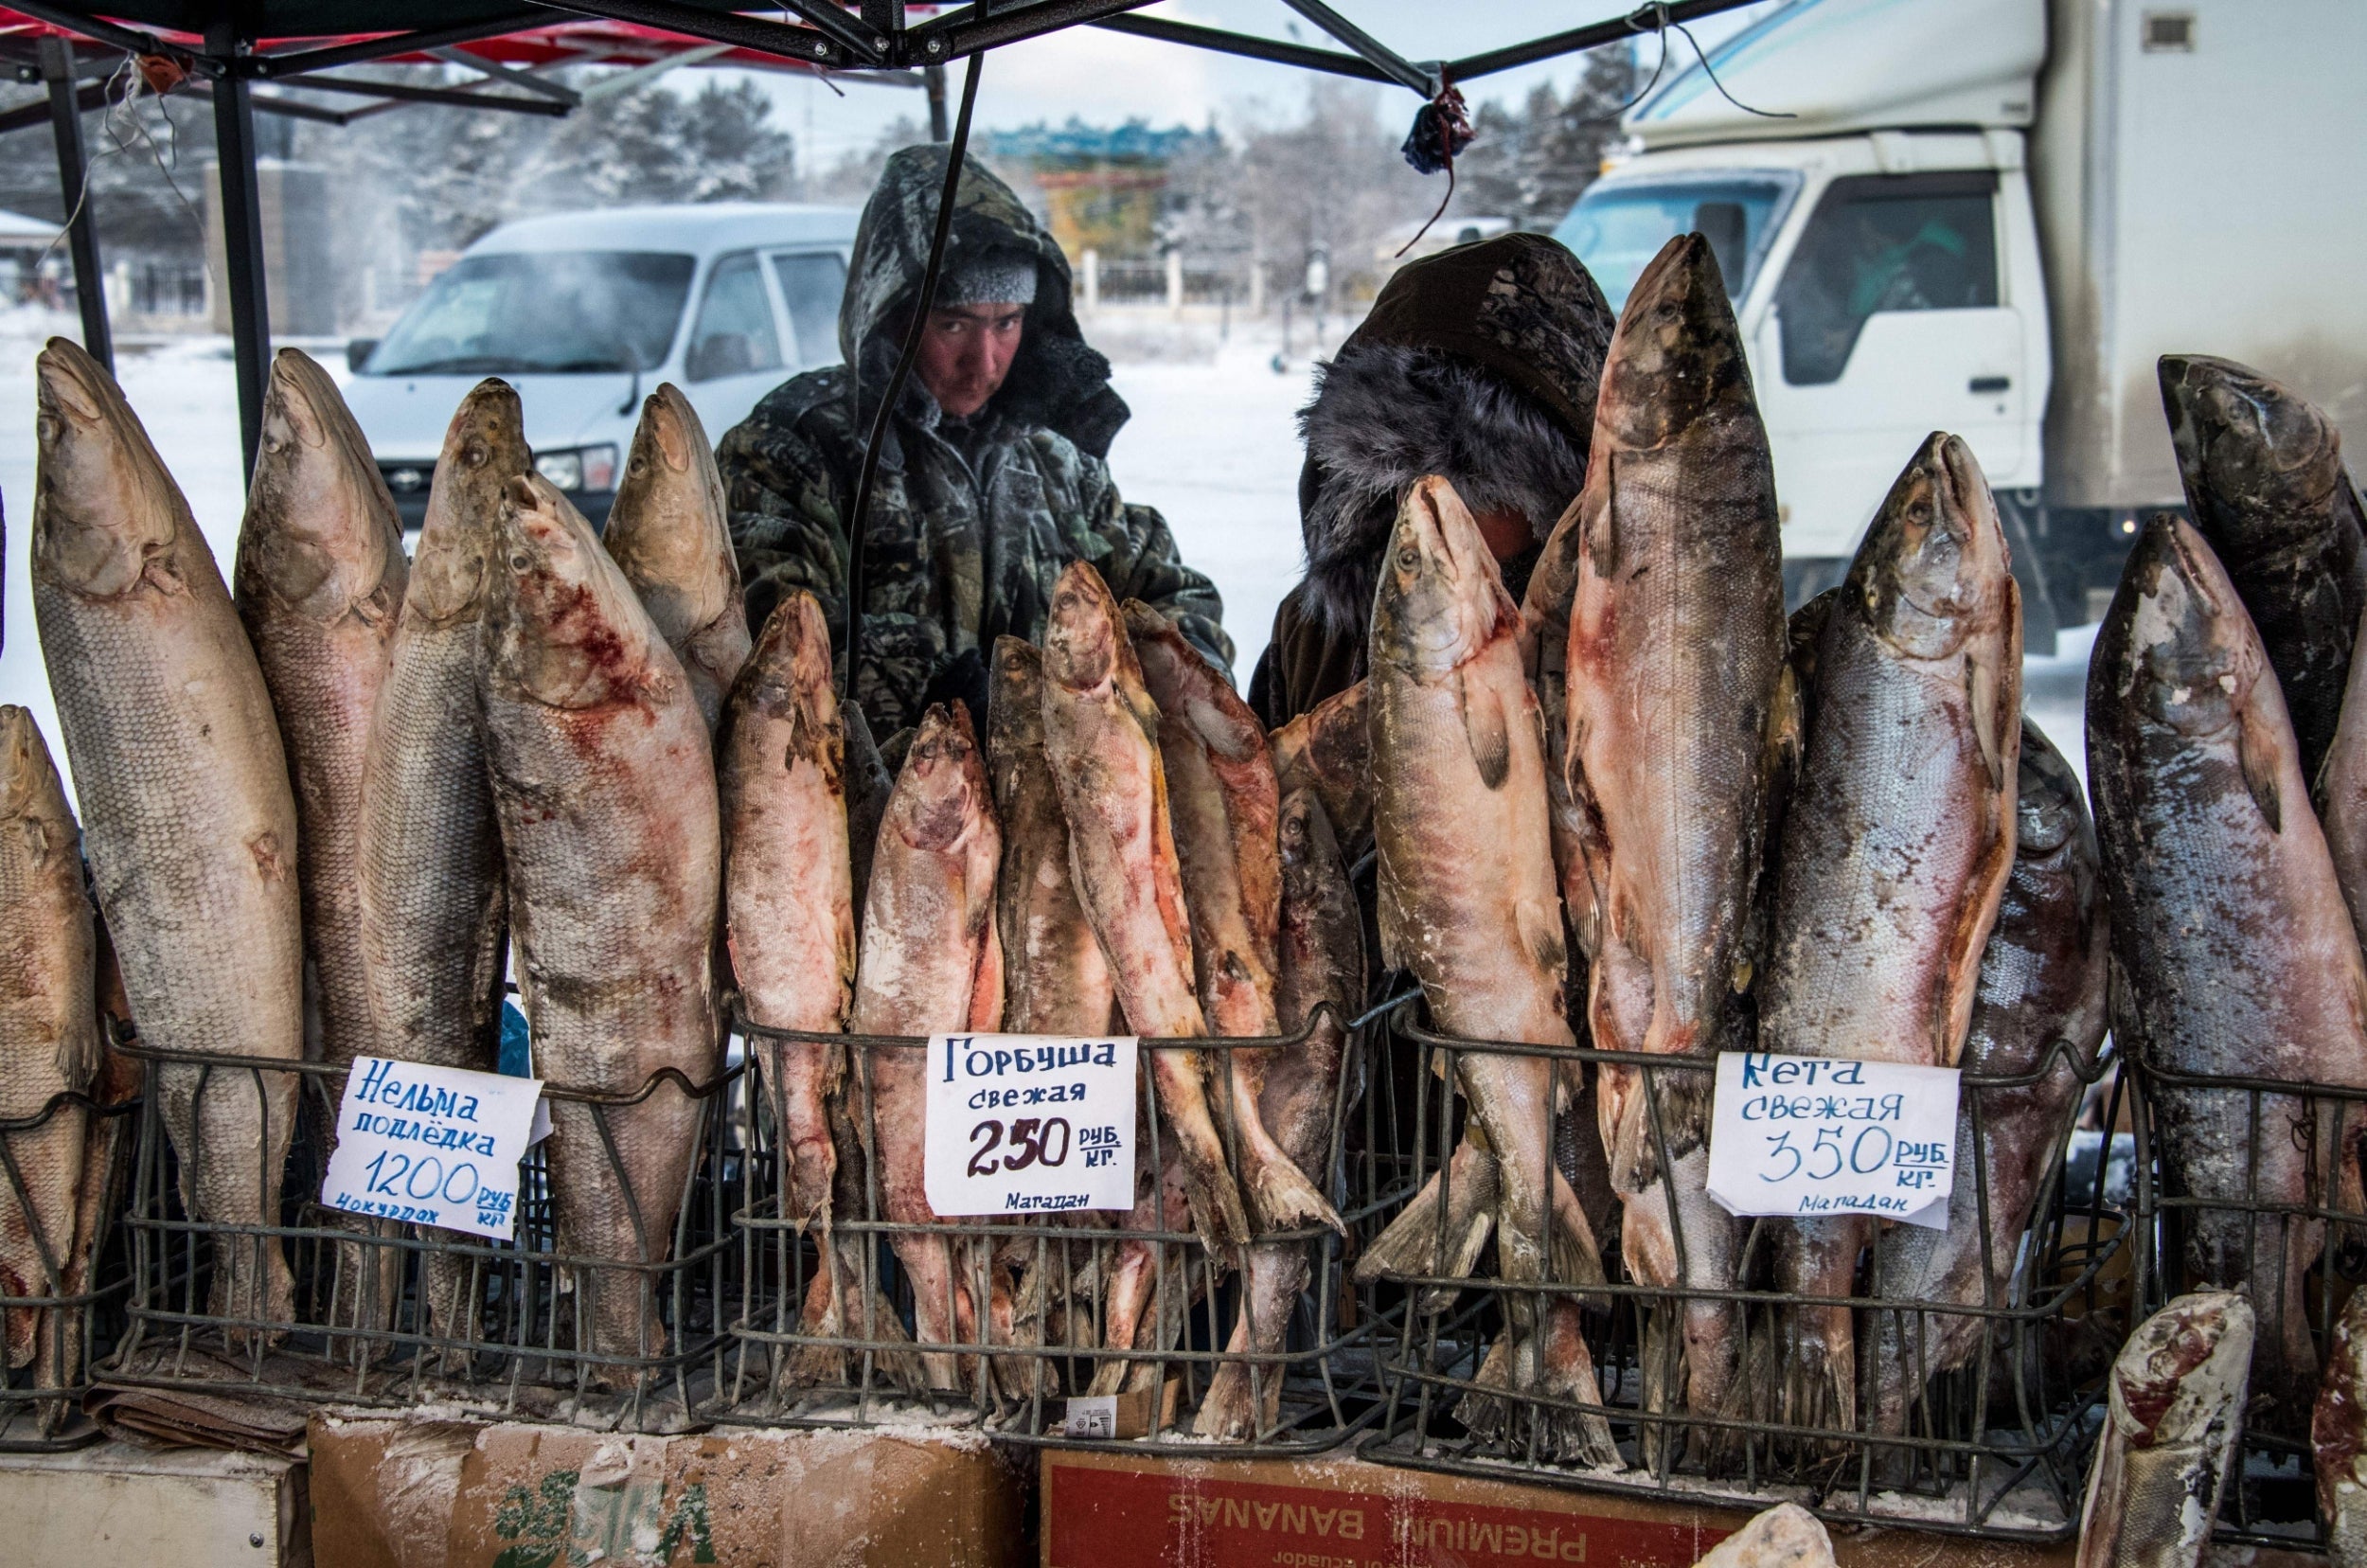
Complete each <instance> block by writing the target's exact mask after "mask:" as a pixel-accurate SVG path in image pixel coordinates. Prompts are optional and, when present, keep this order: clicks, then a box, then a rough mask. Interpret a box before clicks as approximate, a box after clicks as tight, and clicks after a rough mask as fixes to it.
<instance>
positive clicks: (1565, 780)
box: [1553, 713, 1611, 957]
mask: <svg viewBox="0 0 2367 1568" xmlns="http://www.w3.org/2000/svg"><path fill="white" fill-rule="evenodd" d="M1567 722H1568V725H1569V728H1568V733H1567V734H1566V735H1565V737H1564V739H1563V741H1562V753H1561V756H1560V757H1557V758H1556V759H1555V763H1556V765H1557V768H1558V770H1559V779H1558V782H1559V783H1560V785H1561V787H1562V789H1563V791H1564V792H1566V793H1567V794H1568V797H1569V799H1568V808H1567V810H1566V811H1562V812H1560V813H1557V820H1556V821H1555V823H1554V826H1555V828H1556V829H1558V830H1557V832H1555V834H1554V835H1553V840H1554V847H1555V849H1556V850H1557V852H1559V853H1560V854H1561V855H1562V856H1563V857H1564V858H1565V859H1566V860H1568V861H1571V862H1574V863H1575V864H1565V865H1563V866H1561V867H1560V871H1561V897H1562V903H1563V907H1564V912H1565V913H1566V915H1567V916H1568V918H1569V920H1570V929H1571V932H1572V933H1573V935H1575V936H1576V937H1577V941H1578V946H1579V948H1580V949H1581V950H1583V951H1584V952H1585V953H1587V955H1588V956H1589V957H1592V956H1593V954H1594V953H1595V951H1596V950H1597V949H1598V948H1599V947H1600V946H1601V944H1602V941H1603V930H1602V926H1603V916H1604V909H1603V890H1604V888H1605V887H1607V886H1608V885H1609V884H1610V881H1611V839H1610V836H1609V835H1608V834H1607V833H1606V832H1605V831H1604V827H1603V811H1602V807H1601V806H1600V805H1599V804H1597V802H1596V801H1595V799H1594V791H1593V787H1592V786H1590V785H1589V784H1588V783H1587V778H1586V765H1585V762H1584V761H1583V758H1584V757H1585V755H1586V753H1585V748H1586V739H1587V723H1586V721H1585V719H1584V718H1583V717H1582V716H1580V715H1578V714H1576V713H1571V714H1569V715H1568V717H1567Z"/></svg>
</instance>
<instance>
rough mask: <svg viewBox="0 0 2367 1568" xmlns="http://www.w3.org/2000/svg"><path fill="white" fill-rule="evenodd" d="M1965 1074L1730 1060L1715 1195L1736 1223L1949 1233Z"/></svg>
mask: <svg viewBox="0 0 2367 1568" xmlns="http://www.w3.org/2000/svg"><path fill="white" fill-rule="evenodd" d="M1957 1090H1958V1082H1957V1071H1956V1069H1955V1068H1953V1067H1909V1066H1904V1065H1901V1064H1898V1063H1895V1062H1888V1061H1848V1060H1834V1059H1831V1058H1826V1057H1793V1056H1771V1055H1769V1054H1767V1053H1765V1052H1760V1051H1728V1052H1726V1053H1724V1054H1723V1055H1721V1056H1719V1057H1718V1059H1717V1100H1716V1103H1715V1105H1714V1107H1713V1109H1712V1112H1711V1122H1710V1174H1709V1193H1710V1196H1711V1197H1712V1198H1715V1199H1716V1200H1717V1202H1718V1203H1719V1204H1720V1205H1721V1206H1722V1207H1723V1208H1724V1209H1725V1210H1726V1211H1727V1212H1728V1213H1729V1214H1743V1215H1749V1214H1790V1215H1814V1214H1872V1215H1878V1216H1881V1217H1883V1218H1885V1219H1891V1220H1897V1221H1904V1222H1905V1223H1907V1224H1910V1225H1923V1226H1926V1227H1928V1228H1930V1229H1932V1230H1945V1229H1947V1228H1948V1194H1949V1185H1950V1184H1951V1183H1952V1182H1953V1181H1954V1179H1955V1169H1956V1096H1957Z"/></svg>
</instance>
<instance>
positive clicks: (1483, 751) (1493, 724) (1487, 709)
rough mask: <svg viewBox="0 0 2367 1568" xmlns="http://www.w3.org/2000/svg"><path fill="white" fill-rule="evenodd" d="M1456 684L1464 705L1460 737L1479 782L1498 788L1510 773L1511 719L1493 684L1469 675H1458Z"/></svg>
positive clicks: (1502, 786)
mask: <svg viewBox="0 0 2367 1568" xmlns="http://www.w3.org/2000/svg"><path fill="white" fill-rule="evenodd" d="M1455 686H1456V691H1457V695H1458V698H1459V700H1460V702H1461V705H1462V708H1463V739H1464V740H1465V742H1466V743H1467V744H1468V745H1469V746H1470V748H1471V760H1472V761H1473V762H1474V763H1476V764H1477V765H1478V767H1479V775H1480V782H1481V783H1482V784H1484V785H1486V787H1487V788H1488V789H1489V790H1490V791H1494V790H1501V789H1503V788H1504V780H1505V779H1506V778H1508V777H1510V776H1511V774H1512V722H1511V719H1510V717H1509V716H1508V715H1507V714H1506V713H1505V712H1504V699H1503V698H1502V697H1500V696H1499V695H1497V692H1496V688H1495V687H1494V686H1489V685H1488V684H1487V683H1486V682H1485V681H1474V680H1472V679H1471V678H1470V676H1469V675H1468V674H1458V675H1457V676H1456V677H1455Z"/></svg>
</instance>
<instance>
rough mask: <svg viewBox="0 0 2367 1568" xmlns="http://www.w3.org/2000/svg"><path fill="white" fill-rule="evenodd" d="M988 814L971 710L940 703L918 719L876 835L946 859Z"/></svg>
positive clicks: (985, 776)
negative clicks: (887, 834) (879, 833)
mask: <svg viewBox="0 0 2367 1568" xmlns="http://www.w3.org/2000/svg"><path fill="white" fill-rule="evenodd" d="M990 810H991V809H990V807H989V806H988V800H987V775H986V764H985V763H984V762H983V761H982V760H981V759H980V757H979V756H978V741H977V738H976V737H975V736H973V735H972V734H971V733H970V709H969V708H967V707H965V706H964V705H963V704H960V703H951V704H948V703H939V704H936V705H934V706H933V707H931V708H930V709H929V711H928V712H927V713H925V714H922V715H921V718H920V728H919V729H918V730H917V732H915V734H914V736H913V743H912V747H911V749H910V750H908V751H906V752H905V753H904V770H903V772H901V773H899V774H898V775H896V793H894V794H892V795H890V796H889V797H888V807H887V815H886V817H885V818H884V819H883V820H882V821H881V825H880V827H881V831H882V832H893V833H895V834H896V836H897V837H898V838H899V839H901V840H902V841H903V842H904V843H906V844H909V845H911V846H913V847H914V848H916V849H920V850H926V851H928V852H929V853H932V854H945V853H948V852H950V851H952V849H953V848H954V847H955V846H958V845H959V844H960V843H961V842H962V841H963V840H964V839H965V838H967V837H969V836H970V834H971V833H972V832H973V831H974V830H975V829H976V828H977V826H978V825H979V824H980V823H982V822H984V821H986V820H987V819H988V815H989V812H990Z"/></svg>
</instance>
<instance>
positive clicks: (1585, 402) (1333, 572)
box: [1296, 234, 1615, 639]
mask: <svg viewBox="0 0 2367 1568" xmlns="http://www.w3.org/2000/svg"><path fill="white" fill-rule="evenodd" d="M1614 324H1615V322H1614V318H1613V316H1612V314H1611V307H1610V306H1609V305H1608V304H1607V303H1605V301H1604V299H1603V294H1602V291H1601V290H1600V289H1599V288H1597V287H1596V286H1595V283H1594V279H1593V277H1592V276H1589V275H1588V273H1587V271H1586V269H1585V268H1584V267H1583V266H1581V265H1580V264H1579V262H1578V259H1577V258H1576V257H1575V256H1572V255H1571V254H1570V252H1569V251H1568V250H1566V249H1564V248H1563V247H1562V246H1561V245H1560V244H1558V243H1557V242H1556V241H1553V240H1550V239H1547V238H1546V237H1544V236H1542V235H1536V234H1507V235H1502V236H1499V237H1498V238H1496V239H1494V240H1488V241H1481V242H1480V243H1478V244H1472V245H1460V246H1457V247H1455V248H1454V249H1452V250H1449V251H1445V252H1442V253H1440V254H1439V255H1437V256H1434V257H1427V258H1423V259H1422V260H1420V261H1417V262H1415V263H1413V264H1412V265H1410V266H1407V267H1405V268H1403V269H1401V270H1400V271H1399V272H1398V273H1397V276H1394V277H1392V278H1391V279H1390V280H1389V283H1388V285H1387V286H1386V287H1385V288H1383V289H1382V290H1381V292H1380V295H1379V298H1377V299H1375V300H1374V302H1373V309H1372V312H1371V313H1370V314H1369V315H1368V316H1367V317H1366V318H1365V321H1364V323H1363V325H1362V326H1361V327H1359V328H1358V329H1357V330H1356V331H1355V332H1354V333H1353V334H1351V335H1350V336H1349V338H1348V340H1347V342H1346V343H1344V344H1343V345H1342V346H1341V348H1340V352H1339V354H1338V355H1337V356H1335V357H1334V358H1333V359H1332V361H1331V362H1330V363H1329V364H1328V365H1320V366H1318V367H1317V370H1316V383H1315V385H1316V391H1315V399H1314V401H1312V402H1310V403H1308V405H1307V406H1306V407H1305V408H1304V409H1302V410H1300V411H1299V433H1300V435H1301V436H1302V437H1304V438H1305V439H1306V442H1307V461H1306V466H1305V468H1304V469H1303V470H1302V471H1301V472H1300V474H1299V518H1300V526H1301V529H1302V531H1303V532H1304V534H1305V537H1306V543H1307V579H1306V581H1305V582H1304V583H1303V584H1302V585H1301V587H1300V589H1299V590H1298V593H1297V595H1296V597H1298V598H1299V599H1300V600H1301V607H1302V609H1303V610H1304V611H1305V612H1306V614H1307V615H1308V616H1309V618H1311V619H1313V620H1315V621H1316V622H1318V623H1320V624H1321V625H1322V626H1323V628H1324V629H1325V630H1326V632H1327V633H1330V634H1332V635H1334V636H1342V635H1353V636H1355V637H1357V638H1359V639H1361V637H1362V635H1363V631H1364V626H1365V622H1366V621H1367V620H1368V619H1369V617H1370V616H1371V614H1372V603H1373V589H1374V585H1375V583H1376V582H1377V581H1378V580H1379V563H1380V558H1381V555H1382V553H1383V552H1384V551H1385V550H1386V548H1387V546H1388V543H1389V531H1390V528H1391V527H1392V526H1394V524H1395V522H1396V519H1397V504H1398V502H1399V500H1400V499H1401V498H1402V497H1403V496H1404V494H1405V492H1406V490H1408V489H1409V488H1410V487H1411V486H1412V485H1413V484H1414V482H1415V480H1416V479H1419V478H1421V477H1422V476H1423V475H1425V474H1432V473H1437V474H1444V475H1445V476H1446V477H1447V478H1448V480H1449V481H1450V482H1451V483H1452V484H1453V485H1454V488H1455V490H1456V491H1457V493H1459V494H1460V495H1461V496H1462V497H1463V499H1464V501H1465V502H1466V503H1467V504H1468V506H1469V507H1470V508H1471V509H1472V510H1473V511H1478V512H1485V511H1495V510H1512V511H1517V512H1520V513H1521V514H1522V515H1523V516H1525V517H1526V518H1527V519H1528V522H1529V527H1530V529H1531V531H1532V533H1533V534H1534V536H1535V537H1536V539H1537V540H1538V541H1539V542H1540V543H1541V542H1542V541H1543V539H1544V537H1545V535H1546V533H1547V531H1548V530H1550V529H1551V528H1552V527H1553V526H1554V522H1555V520H1556V519H1557V518H1558V517H1559V516H1560V515H1561V513H1562V511H1563V510H1564V509H1565V508H1567V507H1568V506H1569V504H1570V502H1571V500H1572V498H1574V497H1575V495H1576V494H1577V493H1578V491H1579V490H1580V489H1581V488H1583V487H1584V485H1585V482H1586V456H1587V446H1588V441H1589V438H1590V437H1591V436H1592V434H1593V421H1594V396H1595V391H1596V388H1597V386H1598V385H1599V383H1600V382H1601V379H1602V367H1603V354H1604V350H1605V349H1606V348H1608V347H1610V344H1611V328H1612V327H1613V325H1614Z"/></svg>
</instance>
